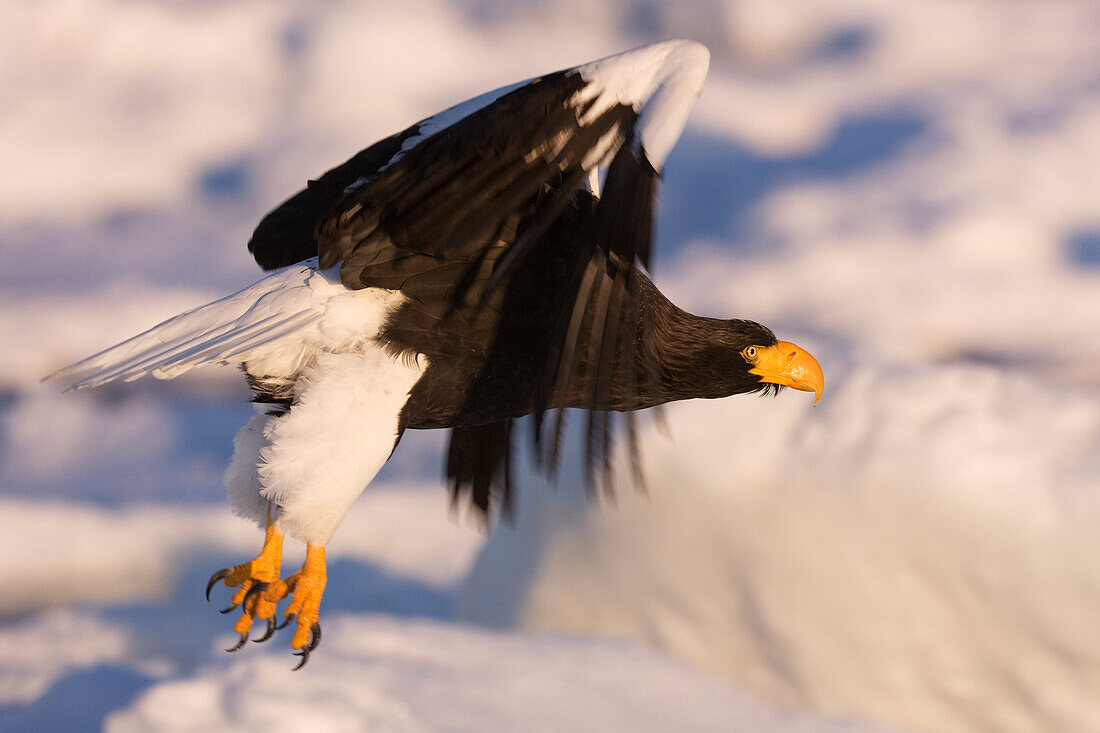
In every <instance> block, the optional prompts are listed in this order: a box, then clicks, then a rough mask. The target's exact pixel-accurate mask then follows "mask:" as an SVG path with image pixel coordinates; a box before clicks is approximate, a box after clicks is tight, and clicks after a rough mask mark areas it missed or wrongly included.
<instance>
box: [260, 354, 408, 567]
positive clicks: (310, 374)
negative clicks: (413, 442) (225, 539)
mask: <svg viewBox="0 0 1100 733" xmlns="http://www.w3.org/2000/svg"><path fill="white" fill-rule="evenodd" d="M426 367H427V363H426V361H425V360H424V359H423V358H420V359H419V360H414V361H413V362H411V363H409V362H407V361H406V360H404V359H394V358H393V357H392V356H391V355H390V354H389V353H387V352H386V351H385V350H384V349H382V348H381V347H379V346H377V345H375V344H373V343H369V344H367V345H365V347H364V348H363V349H362V350H361V351H357V352H355V353H339V354H332V353H327V354H320V355H318V356H317V357H316V358H315V359H314V361H313V362H312V363H311V364H310V365H309V366H307V367H306V369H305V370H304V372H303V374H302V376H301V378H300V379H299V381H298V383H297V385H296V386H295V393H296V396H295V401H294V405H293V406H292V407H291V409H290V412H288V413H287V414H285V415H283V416H281V417H279V418H278V419H276V420H274V421H273V422H272V423H270V424H269V425H268V427H267V430H266V431H265V432H266V434H267V436H268V444H267V445H265V446H263V447H262V448H261V449H260V455H261V461H260V465H259V469H258V474H259V482H260V484H261V485H262V486H263V491H262V494H263V496H264V497H265V498H267V499H270V500H272V501H274V502H275V503H276V504H277V505H278V506H279V507H280V509H281V513H280V520H279V523H280V525H281V526H282V528H283V530H284V531H286V532H287V533H288V534H290V535H292V536H294V537H297V538H298V539H300V540H304V541H305V542H307V543H309V544H312V545H318V546H323V545H325V544H326V543H327V542H328V540H329V538H330V537H331V536H332V533H333V532H334V531H335V530H336V527H337V525H338V524H339V523H340V520H342V519H343V517H344V514H345V513H346V512H347V510H348V508H349V507H350V506H351V503H352V502H353V501H355V499H356V497H358V496H359V494H360V493H362V491H363V489H364V488H365V487H366V485H367V484H368V483H369V482H370V480H371V479H373V478H374V475H375V474H376V473H377V472H378V469H380V468H381V467H382V465H383V464H384V463H385V462H386V460H387V459H388V458H389V456H390V453H391V452H392V450H393V446H394V444H395V443H396V441H397V431H398V418H399V416H400V414H401V409H402V408H403V407H404V405H405V402H406V401H407V400H408V396H409V391H410V390H411V389H412V387H413V385H414V384H416V382H417V380H418V379H420V377H421V375H422V374H423V373H424V369H425V368H426Z"/></svg>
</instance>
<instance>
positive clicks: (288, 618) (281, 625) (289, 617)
mask: <svg viewBox="0 0 1100 733" xmlns="http://www.w3.org/2000/svg"><path fill="white" fill-rule="evenodd" d="M294 616H295V614H293V613H292V614H290V615H289V616H287V617H286V618H284V619H283V622H282V623H281V624H279V625H278V626H276V627H275V628H276V629H281V628H284V627H285V626H286V625H287V624H289V623H290V619H292V618H294Z"/></svg>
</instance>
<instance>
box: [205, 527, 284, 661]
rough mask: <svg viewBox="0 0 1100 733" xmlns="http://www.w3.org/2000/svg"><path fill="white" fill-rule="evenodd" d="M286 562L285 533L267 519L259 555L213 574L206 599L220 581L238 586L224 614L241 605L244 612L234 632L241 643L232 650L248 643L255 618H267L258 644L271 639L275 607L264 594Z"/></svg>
mask: <svg viewBox="0 0 1100 733" xmlns="http://www.w3.org/2000/svg"><path fill="white" fill-rule="evenodd" d="M282 559H283V533H282V532H281V531H280V529H279V525H278V523H277V522H275V521H272V520H271V519H270V517H269V518H268V523H267V530H266V532H265V533H264V546H263V548H261V550H260V554H259V555H257V556H256V557H255V558H253V559H252V560H249V561H248V562H246V563H243V564H241V565H236V566H234V567H231V568H224V569H222V570H219V571H218V572H216V573H214V575H212V576H211V577H210V581H209V582H208V583H207V585H206V598H207V600H209V599H210V590H211V588H213V587H214V584H215V583H217V582H218V581H219V580H222V581H224V582H225V584H226V585H227V586H229V587H231V588H233V587H236V588H237V592H236V593H234V594H233V598H232V599H231V601H232V602H231V605H230V606H229V607H228V608H226V609H224V610H223V611H222V613H229V612H230V611H232V610H233V609H235V608H237V607H238V606H241V610H242V611H243V613H242V614H241V617H240V618H239V619H237V623H236V624H235V625H234V626H233V630H234V631H236V632H237V633H238V634H240V635H241V640H240V642H238V643H237V645H236V646H235V647H233V648H231V649H229V651H237V650H238V649H240V648H241V647H242V646H243V645H244V642H245V641H247V640H248V633H249V631H250V630H251V628H252V622H253V619H261V620H263V619H267V621H268V630H267V633H266V634H264V636H263V637H262V638H260V639H257V641H263V640H265V639H267V637H269V636H271V632H272V631H274V626H275V604H274V603H273V602H270V601H268V600H267V598H266V597H265V595H266V594H264V593H263V592H262V591H263V590H265V589H266V588H267V587H268V586H269V585H270V584H271V583H274V582H275V581H277V580H278V579H279V568H280V566H281V564H282Z"/></svg>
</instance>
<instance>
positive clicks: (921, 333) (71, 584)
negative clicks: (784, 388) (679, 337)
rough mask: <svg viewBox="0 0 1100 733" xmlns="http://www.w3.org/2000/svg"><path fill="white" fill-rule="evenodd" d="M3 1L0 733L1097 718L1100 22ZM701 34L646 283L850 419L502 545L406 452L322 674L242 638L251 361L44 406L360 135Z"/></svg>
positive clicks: (781, 439)
mask: <svg viewBox="0 0 1100 733" xmlns="http://www.w3.org/2000/svg"><path fill="white" fill-rule="evenodd" d="M9 5H10V7H7V8H6V11H7V12H6V16H5V18H6V20H7V22H6V23H5V24H4V26H3V28H0V105H2V106H3V108H4V110H5V114H4V115H3V116H2V118H0V131H2V134H0V166H2V167H3V169H4V171H5V176H4V179H3V182H0V242H2V243H3V244H2V247H3V252H4V259H3V264H2V265H0V339H2V340H3V342H4V343H5V344H8V346H9V348H8V349H7V350H6V351H5V355H4V356H5V358H4V359H3V363H2V364H0V517H3V522H4V527H5V532H3V533H0V551H2V552H3V556H4V558H5V562H4V563H2V564H0V582H2V583H3V588H4V593H2V594H0V637H2V639H3V641H4V642H5V646H6V647H7V648H8V649H9V652H8V653H7V654H6V655H5V657H4V659H3V661H0V696H2V697H0V729H3V730H49V729H96V728H100V727H103V726H104V724H106V725H107V727H108V728H112V729H119V730H127V729H142V730H145V729H171V728H179V727H188V726H190V727H199V726H202V727H205V728H207V729H241V730H245V729H249V730H251V729H255V728H257V727H259V726H260V725H269V727H273V728H275V729H280V728H283V727H285V728H294V729H302V728H310V729H314V728H317V729H320V728H322V727H323V726H326V725H327V726H328V727H331V728H334V729H340V728H341V727H346V728H349V729H361V728H363V727H369V726H371V725H374V726H375V728H376V729H379V730H438V729H450V730H484V731H493V730H516V729H538V726H540V725H542V726H543V729H546V730H561V729H570V730H585V729H596V728H598V729H600V730H605V729H612V730H614V729H620V728H639V727H646V728H653V729H662V728H663V729H666V730H682V729H698V730H730V729H738V728H740V729H748V730H761V731H788V730H798V731H803V730H805V731H811V730H814V731H817V730H879V729H886V728H892V729H900V730H937V731H982V730H1012V731H1045V730H1090V729H1097V728H1100V707H1098V705H1097V700H1100V682H1098V680H1100V677H1098V675H1097V669H1098V665H1100V662H1098V660H1100V636H1098V634H1097V631H1096V624H1095V623H1094V620H1095V619H1096V618H1097V615H1098V614H1100V570H1098V567H1100V566H1098V565H1097V563H1096V558H1097V557H1100V552H1098V550H1100V547H1097V542H1098V540H1097V539H1096V538H1095V531H1094V528H1095V527H1096V525H1097V520H1098V519H1100V499H1098V497H1100V457H1098V456H1100V453H1098V451H1097V446H1098V444H1100V378H1098V375H1100V372H1098V371H1097V369H1096V367H1095V364H1096V363H1097V362H1096V360H1097V358H1098V357H1100V340H1098V339H1097V338H1096V334H1097V333H1100V320H1098V319H1100V267H1098V263H1100V254H1098V253H1100V245H1098V244H1097V243H1098V242H1100V216H1098V214H1097V209H1096V205H1095V193H1094V192H1095V191H1097V190H1100V166H1097V165H1096V160H1097V159H1098V156H1100V150H1098V147H1097V146H1098V144H1100V142H1098V141H1100V137H1098V136H1097V135H1096V132H1095V131H1096V129H1097V123H1098V121H1100V83H1098V82H1100V77H1098V71H1097V70H1098V69H1100V47H1098V46H1097V44H1096V43H1095V39H1096V37H1097V32H1098V31H1100V12H1098V10H1097V8H1096V7H1095V6H1093V5H1091V4H1087V3H1058V4H1049V3H1044V4H1038V3H1028V2H1016V1H1013V0H1008V1H1007V2H971V3H955V2H948V1H947V0H942V1H936V2H924V3H906V2H902V1H901V0H892V1H889V2H868V1H866V0H837V2H830V3H820V2H817V1H816V0H739V2H736V3H727V2H719V1H717V0H691V1H685V2H677V3H652V2H647V1H646V0H622V1H617V2H591V1H584V2H582V1H581V0H566V1H565V2H560V3H517V4H503V3H498V2H495V0H406V1H405V2H401V3H389V2H385V3H371V4H364V5H359V4H340V3H337V4H326V5H324V6H318V5H317V4H315V3H305V2H300V1H298V0H290V2H286V3H277V4H272V3H263V2H259V1H258V0H257V1H255V2H245V3H237V4H232V5H226V4H219V3H207V2H201V1H199V0H195V1H192V0H183V1H182V2H181V1H178V0H173V1H172V2H145V3H134V2H131V1H130V0H97V1H95V2H73V1H71V0H49V1H48V2H16V3H10V4H9ZM670 38H692V39H695V40H698V41H700V42H702V43H704V44H706V45H707V46H708V47H709V48H710V51H711V65H710V72H709V75H708V79H707V83H706V86H705V87H704V89H703V93H702V96H701V97H700V98H699V100H697V104H696V107H695V109H694V111H693V113H692V116H691V117H690V118H689V120H688V126H687V130H686V132H685V134H684V137H683V138H682V140H681V141H680V143H679V144H678V145H677V146H676V147H675V148H674V149H673V150H672V152H671V153H670V155H669V157H668V160H667V163H666V165H665V168H664V171H663V185H662V190H661V201H660V213H659V220H658V229H657V237H658V255H659V257H658V261H657V263H656V267H655V278H656V280H657V282H658V284H659V285H660V286H661V287H662V289H663V290H664V291H665V292H666V293H668V294H669V295H670V296H671V297H673V298H674V299H675V300H676V301H677V302H678V303H680V304H681V305H683V306H685V307H687V308H689V309H691V310H693V311H695V312H699V313H703V314H708V315H737V316H740V317H748V318H754V319H756V320H759V321H761V322H764V323H766V324H767V325H768V326H770V327H771V328H773V330H775V331H776V333H777V335H779V336H780V338H783V339H788V340H791V341H794V342H796V343H798V344H800V345H802V346H804V347H806V348H807V349H808V350H809V351H810V352H811V353H813V354H814V355H815V356H816V357H817V358H818V361H819V362H820V363H821V364H822V367H823V369H824V372H825V376H826V383H827V387H826V391H825V394H824V396H823V398H822V400H821V402H820V404H819V405H818V406H817V407H811V405H810V402H811V401H812V400H811V399H808V398H807V395H804V394H798V393H792V392H787V393H784V394H782V395H780V396H779V397H778V398H776V399H774V400H764V399H752V398H743V399H730V400H722V401H718V402H698V403H690V404H684V405H678V406H675V407H672V408H670V409H668V410H667V411H666V421H665V422H666V425H664V426H662V425H661V424H660V423H656V422H655V423H653V424H651V425H649V426H648V427H646V436H645V446H646V460H647V464H648V477H649V489H648V493H646V494H639V493H636V492H634V491H633V490H631V489H630V488H629V487H626V486H623V487H620V489H619V491H618V492H617V494H616V497H615V501H614V505H610V502H606V501H600V502H598V503H599V505H600V506H598V507H597V506H595V505H594V503H593V502H588V501H586V500H584V499H582V498H581V492H580V491H579V489H577V487H576V485H575V484H576V481H575V480H574V479H575V476H576V474H577V470H576V466H567V467H566V471H565V474H564V478H563V480H562V481H561V485H559V486H558V487H557V489H551V488H548V487H545V486H543V485H542V484H541V483H540V482H539V481H538V480H537V479H526V478H525V481H524V486H525V490H524V491H522V492H521V494H520V495H519V497H518V511H519V515H518V517H517V522H516V526H515V527H509V526H507V525H505V526H501V527H498V528H497V529H496V530H495V531H494V532H493V533H492V534H491V536H490V537H489V539H488V542H487V543H486V542H485V539H484V537H483V536H482V535H480V534H479V533H478V532H477V531H475V530H473V529H471V528H470V527H469V526H468V524H469V522H467V521H465V518H464V517H463V515H462V513H461V511H457V512H456V511H453V510H451V509H449V505H448V500H447V498H446V493H445V490H444V489H443V487H442V486H441V485H440V480H439V474H440V472H441V464H442V454H441V451H442V446H443V444H442V437H441V436H438V435H434V434H410V435H407V436H406V437H405V439H404V440H403V442H402V445H401V447H400V448H399V450H398V452H397V454H396V455H395V456H394V457H393V459H392V460H391V462H390V464H389V465H387V466H386V467H385V468H384V469H383V471H382V473H381V474H380V476H379V479H378V480H377V481H376V484H375V485H374V486H372V487H371V488H370V489H368V491H367V492H366V493H365V494H364V495H363V497H362V498H361V499H360V501H359V502H358V503H357V504H355V505H354V506H353V508H352V510H351V513H350V514H349V517H348V519H347V521H346V522H345V523H344V525H343V526H342V527H341V529H340V530H339V531H338V532H337V533H336V534H335V536H334V538H333V541H332V544H331V545H330V548H329V553H330V558H332V567H331V576H330V584H329V588H328V595H326V600H325V605H324V607H323V608H322V623H323V624H324V626H325V641H324V643H323V644H322V645H321V647H320V648H319V650H318V652H317V653H316V654H314V656H313V659H312V660H311V661H310V664H309V667H307V668H306V670H303V671H302V672H299V673H296V674H294V675H291V674H290V672H289V668H290V666H292V662H293V661H294V660H293V658H291V657H290V656H289V654H288V652H287V649H286V646H285V638H280V637H278V636H277V637H275V638H274V639H273V640H271V641H270V642H268V643H267V644H264V645H252V644H250V645H248V648H247V649H245V650H242V651H241V652H240V653H238V654H236V655H232V656H230V655H226V654H224V653H223V652H222V651H221V649H224V648H225V647H226V646H228V645H229V644H230V643H231V639H232V638H233V637H232V634H231V632H230V630H229V623H230V621H229V620H227V619H226V618H225V617H223V616H220V615H219V614H217V613H214V610H215V606H214V605H213V604H211V605H207V604H206V603H205V601H203V600H202V598H201V591H202V588H203V587H204V584H205V581H206V578H208V577H209V575H210V573H211V572H212V571H214V570H215V569H217V568H220V567H223V566H225V565H228V564H232V563H237V562H240V561H242V560H243V559H245V558H247V557H249V556H250V555H251V554H252V553H254V552H255V551H256V549H257V547H258V544H259V541H260V537H259V536H258V534H257V533H256V531H255V529H254V528H253V527H250V526H249V525H247V524H246V523H244V522H241V521H240V520H238V519H236V518H234V517H232V516H231V515H230V513H229V510H228V508H227V507H226V506H225V503H224V496H223V494H224V490H223V488H222V487H221V473H222V471H223V470H224V467H225V465H226V464H227V462H228V459H229V454H230V451H231V447H232V438H233V435H234V433H235V432H236V430H237V429H238V428H239V427H240V426H241V425H243V424H244V423H245V422H246V421H247V420H248V419H249V416H250V415H251V410H250V407H249V406H248V405H247V404H245V402H244V398H245V391H244V389H243V388H242V387H241V385H240V377H239V374H238V373H237V372H236V370H234V369H232V368H225V369H209V368H207V369H204V370H198V371H196V372H195V373H192V374H188V375H185V376H184V377H182V378H181V379H179V380H176V381H173V382H169V383H155V382H152V380H149V381H148V382H146V381H139V382H136V383H134V384H130V385H124V386H122V387H119V388H114V387H108V388H105V389H104V390H96V391H93V392H91V393H88V394H84V393H81V394H66V395H63V394H60V390H58V389H55V388H54V386H53V385H50V384H47V385H39V384H38V380H39V379H40V378H41V377H42V376H43V375H45V374H47V373H49V372H51V371H53V370H54V369H57V368H59V367H61V366H63V365H65V364H67V363H71V362H73V361H76V360H77V359H79V358H83V357H85V356H88V355H89V354H92V353H95V352H97V351H99V350H101V349H102V348H104V347H107V346H109V345H111V344H113V343H116V342H118V341H120V340H122V339H124V338H127V337H129V336H132V335H134V334H136V333H140V332H141V331H143V330H145V329H147V328H149V327H150V326H152V325H154V324H155V323H158V322H160V321H162V320H164V319H165V318H167V317H170V316H172V315H174V314H176V313H179V312H182V311H184V310H187V309H189V308H192V307H195V306H197V305H201V304H202V303H206V302H210V301H211V300H214V299H216V298H219V297H222V296H224V295H225V294H226V293H231V292H235V291H238V290H240V289H241V288H242V287H245V286H247V285H248V284H249V283H251V282H254V281H255V280H256V279H257V271H256V269H255V265H254V264H253V263H252V261H251V259H250V258H249V256H248V254H247V252H246V251H245V248H244V243H245V242H246V241H247V239H248V236H249V233H250V232H251V229H252V227H253V226H254V225H255V223H256V222H257V221H259V219H260V217H261V216H262V215H263V214H264V213H265V212H266V211H268V210H269V209H270V208H272V207H273V206H274V205H275V204H277V203H278V202H279V201H281V200H282V199H284V198H285V197H286V196H288V195H290V194H291V193H293V192H294V191H296V190H298V188H299V187H300V186H301V185H302V184H303V183H304V181H305V180H306V179H307V178H309V177H316V176H317V175H318V174H319V173H321V172H322V171H324V170H325V169H327V168H329V167H331V166H333V165H336V164H338V163H340V162H342V161H343V160H345V159H346V158H347V157H348V156H349V155H351V154H352V153H354V152H355V151H356V150H358V149H360V148H361V147H363V146H365V145H367V144H369V143H370V142H372V141H374V140H376V139H379V138H381V137H383V136H385V135H389V134H391V133H393V132H395V131H397V130H400V129H404V128H405V127H407V126H408V125H409V124H410V123H412V122H414V121H416V120H420V119H424V118H426V117H428V116H430V115H432V114H434V113H436V112H438V111H439V110H443V109H446V108H448V107H450V106H452V105H454V104H455V103H458V102H461V101H462V100H464V99H468V98H470V97H473V96H475V95H477V94H480V93H483V92H485V91H486V90H489V89H495V88H500V87H503V86H504V85H507V84H510V83H513V82H515V81H517V80H520V79H527V78H531V77H534V76H537V75H538V74H540V73H544V72H547V71H551V70H555V69H561V68H567V67H571V66H575V65H577V64H578V63H584V62H587V61H590V60H592V59H598V58H605V57H607V56H608V55H610V54H614V53H617V52H620V51H623V50H626V49H629V48H635V47H637V46H639V45H640V44H643V43H647V42H651V41H657V40H666V39H670ZM670 436H671V437H670ZM294 553H297V554H294ZM300 557H301V554H300V548H297V547H295V548H293V553H291V554H290V557H288V558H287V563H288V564H291V563H296V562H299V561H300ZM218 590H219V591H221V595H219V596H218V597H217V598H216V599H215V600H216V601H217V603H219V604H220V603H224V602H225V590H224V589H218ZM473 621H477V622H479V623H482V624H484V625H488V626H490V627H492V628H491V629H487V628H485V627H484V626H481V627H475V626H469V625H464V624H468V623H471V622H473ZM607 636H611V637H615V638H614V639H607V638H601V637H607ZM838 719H839V721H841V722H838ZM856 720H864V721H873V722H867V723H857V722H851V723H848V722H842V721H856ZM880 726H881V727H880Z"/></svg>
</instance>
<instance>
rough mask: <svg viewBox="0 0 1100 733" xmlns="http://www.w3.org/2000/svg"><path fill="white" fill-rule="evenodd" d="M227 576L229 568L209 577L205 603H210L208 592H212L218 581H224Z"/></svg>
mask: <svg viewBox="0 0 1100 733" xmlns="http://www.w3.org/2000/svg"><path fill="white" fill-rule="evenodd" d="M227 575H229V568H222V569H221V570H219V571H218V572H216V573H214V574H213V575H211V576H210V580H209V581H208V582H207V583H206V601H207V603H209V602H210V591H211V590H213V588H214V585H215V584H216V583H217V582H218V581H219V580H225V577H226V576H227Z"/></svg>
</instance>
